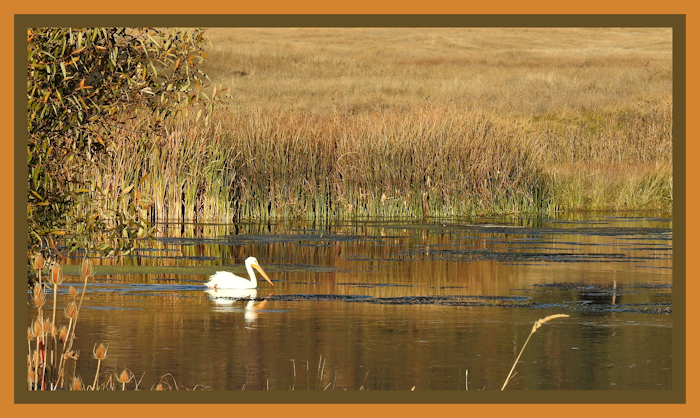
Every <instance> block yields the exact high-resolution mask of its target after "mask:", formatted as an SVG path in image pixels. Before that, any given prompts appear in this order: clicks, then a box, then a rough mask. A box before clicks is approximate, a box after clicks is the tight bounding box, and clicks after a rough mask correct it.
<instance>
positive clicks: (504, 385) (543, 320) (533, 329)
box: [501, 314, 569, 391]
mask: <svg viewBox="0 0 700 418" xmlns="http://www.w3.org/2000/svg"><path fill="white" fill-rule="evenodd" d="M568 317H569V315H564V314H555V315H550V316H548V317H546V318H541V319H538V320H537V321H536V322H535V324H534V325H533V326H532V331H530V335H528V336H527V340H525V344H523V348H522V349H520V354H518V357H517V358H516V359H515V362H514V363H513V367H511V368H510V372H509V373H508V377H507V378H506V381H505V382H504V383H503V387H502V388H501V391H503V390H504V389H505V388H506V385H507V384H508V381H509V380H510V376H511V374H513V370H514V369H515V365H516V364H518V360H520V356H521V355H522V354H523V351H525V347H526V346H527V343H528V341H530V337H532V334H534V333H535V331H537V329H538V328H539V327H541V326H542V325H543V324H544V323H545V322H547V321H550V320H552V319H555V318H568Z"/></svg>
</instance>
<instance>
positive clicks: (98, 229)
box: [27, 28, 216, 253]
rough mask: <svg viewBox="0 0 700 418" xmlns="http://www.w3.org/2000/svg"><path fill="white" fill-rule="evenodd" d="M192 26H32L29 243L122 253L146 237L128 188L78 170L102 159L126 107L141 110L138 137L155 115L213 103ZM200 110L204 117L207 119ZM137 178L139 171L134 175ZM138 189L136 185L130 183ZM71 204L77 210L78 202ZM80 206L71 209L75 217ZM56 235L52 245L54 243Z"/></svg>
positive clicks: (135, 196)
mask: <svg viewBox="0 0 700 418" xmlns="http://www.w3.org/2000/svg"><path fill="white" fill-rule="evenodd" d="M203 35H204V30H201V29H193V30H188V29H165V30H164V29H153V28H32V29H29V30H28V31H27V130H28V143H27V164H28V170H27V188H28V196H27V220H28V223H29V237H28V238H29V245H30V247H31V248H34V249H37V248H38V249H45V248H47V246H55V245H56V244H57V243H58V242H59V241H60V242H62V243H63V244H64V245H66V246H68V247H69V248H71V249H75V248H78V247H79V246H84V247H89V248H97V249H99V250H102V251H104V252H105V253H110V252H112V253H114V252H119V251H121V252H128V251H130V249H131V248H133V243H134V240H135V239H138V238H141V237H144V236H146V235H147V234H148V233H149V228H150V226H149V225H148V222H147V220H146V218H145V209H146V205H145V204H144V203H143V202H142V201H141V198H140V195H139V193H138V184H124V185H117V186H115V187H117V188H119V190H110V191H109V192H111V193H109V196H112V197H113V198H116V199H118V200H119V202H117V203H118V204H117V205H114V206H113V207H115V208H117V209H114V210H111V211H106V210H104V209H100V208H99V207H98V205H95V204H91V202H92V203H94V202H95V201H96V200H98V199H103V198H109V196H108V193H106V192H107V191H106V190H103V189H102V188H101V187H99V185H96V184H94V182H93V181H92V180H91V179H89V178H84V176H85V174H84V173H86V172H87V170H86V167H89V166H90V165H91V164H99V161H100V159H101V158H109V149H110V143H111V141H112V139H113V138H114V136H115V135H119V134H122V133H123V132H125V131H127V130H126V128H125V126H124V124H125V123H126V122H127V120H128V119H129V118H132V117H134V114H135V112H136V111H139V110H143V111H147V112H149V114H150V117H149V119H148V120H149V126H148V129H146V130H144V132H142V133H141V134H144V135H147V134H149V133H151V132H156V131H158V130H159V129H160V128H161V126H162V125H161V124H162V122H163V120H164V119H165V118H168V117H171V116H173V115H174V114H176V113H178V112H180V111H181V110H183V109H188V108H190V107H191V106H199V105H201V106H206V108H207V109H208V110H209V111H210V110H211V109H212V107H213V105H214V103H215V101H216V99H215V96H216V89H214V93H213V94H212V97H209V96H207V95H206V94H205V93H204V92H203V88H204V87H205V80H207V77H206V75H205V74H204V73H203V72H202V71H201V70H200V69H199V66H200V65H201V64H202V63H203V61H204V60H206V53H205V51H204V47H205V46H206V40H205V38H204V36H203ZM209 114H210V112H207V113H206V115H207V117H208V115H209ZM145 175H147V173H142V176H145ZM135 183H138V182H135ZM78 203H80V204H78ZM78 208H80V211H78ZM59 237H60V239H57V238H59Z"/></svg>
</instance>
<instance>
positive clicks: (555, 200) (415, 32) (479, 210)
mask: <svg viewBox="0 0 700 418" xmlns="http://www.w3.org/2000/svg"><path fill="white" fill-rule="evenodd" d="M207 35H208V37H209V38H210V40H211V42H212V48H211V49H210V50H209V51H208V52H207V53H208V56H209V61H208V63H207V64H206V66H205V68H204V71H205V72H206V73H207V74H208V75H209V76H210V77H211V79H212V80H213V82H214V84H216V85H221V86H223V87H225V88H227V90H226V93H228V94H229V95H230V99H229V100H228V102H227V104H226V105H225V106H220V107H218V108H216V110H215V113H214V114H213V116H212V122H211V123H210V124H209V125H207V126H205V125H204V124H203V123H202V121H201V120H197V119H196V118H195V117H194V115H191V116H189V117H186V118H181V119H179V120H178V121H175V122H173V123H171V124H170V125H169V126H168V129H169V132H168V134H167V135H166V136H163V137H160V138H157V139H156V140H155V141H153V139H149V140H146V139H143V138H141V139H135V138H134V137H133V136H131V137H128V138H127V137H125V138H123V141H122V142H118V143H117V144H116V146H115V153H114V154H113V155H114V156H115V157H116V158H114V159H113V161H111V162H109V163H106V164H105V165H103V166H102V167H101V168H100V169H97V171H94V172H91V173H90V175H92V176H93V177H94V178H97V179H98V180H99V181H100V183H101V185H102V186H103V187H105V189H107V188H108V187H107V186H108V185H116V186H117V187H116V188H114V189H115V190H116V189H117V188H119V187H126V186H127V185H129V184H133V183H136V182H138V181H139V179H140V178H142V177H143V175H144V173H145V174H149V176H148V178H147V179H146V180H145V181H144V182H143V184H142V186H141V187H142V191H141V192H142V194H143V196H147V197H148V198H149V199H150V200H151V202H152V203H153V206H151V216H152V217H153V218H156V219H186V220H191V219H195V220H226V219H232V218H233V219H235V218H258V219H262V218H279V217H299V218H317V219H318V218H329V217H341V218H342V217H354V216H461V215H479V214H497V213H500V214H503V213H523V212H547V213H551V212H556V211H562V210H564V211H571V210H603V209H606V210H626V209H664V210H665V209H672V205H673V194H672V186H673V177H672V174H673V173H672V136H671V131H672V81H673V79H672V61H671V59H672V49H671V41H672V33H671V30H670V29H663V28H610V29H607V28H546V29H545V28H542V29H538V28H512V29H511V28H439V29H429V28H411V29H402V28H396V29H393V28H392V29H381V28H313V29H312V28H236V29H233V28H213V29H210V30H208V31H207Z"/></svg>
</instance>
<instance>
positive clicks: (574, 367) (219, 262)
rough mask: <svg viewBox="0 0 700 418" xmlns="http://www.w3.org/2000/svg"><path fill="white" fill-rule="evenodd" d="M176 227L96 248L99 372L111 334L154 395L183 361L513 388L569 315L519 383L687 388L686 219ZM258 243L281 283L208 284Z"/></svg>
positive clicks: (284, 373)
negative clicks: (102, 255)
mask: <svg viewBox="0 0 700 418" xmlns="http://www.w3.org/2000/svg"><path fill="white" fill-rule="evenodd" d="M160 230H161V232H160V233H159V237H158V239H157V240H156V241H155V242H153V243H151V244H149V246H148V248H145V249H144V250H142V251H140V252H139V253H138V255H137V256H134V257H126V258H123V259H121V260H116V259H101V260H100V259H96V264H97V265H96V268H95V271H96V276H95V277H94V279H93V280H92V281H91V282H90V283H89V284H88V287H87V294H86V296H85V302H84V308H83V311H82V312H81V317H80V322H79V325H78V332H77V335H78V340H77V341H76V342H77V344H78V348H79V349H80V352H81V353H82V354H81V358H80V360H79V361H78V364H77V373H78V374H80V375H81V376H82V377H83V379H84V380H86V381H89V382H91V381H92V378H93V377H94V373H95V367H96V361H95V360H93V359H92V358H91V356H90V354H91V353H92V349H93V346H94V344H95V343H105V344H107V345H108V347H109V351H108V357H107V359H106V361H105V362H103V365H102V368H101V370H104V371H105V373H108V372H114V371H116V370H122V369H123V368H125V367H126V368H129V369H130V370H132V371H133V372H134V373H135V374H136V375H137V376H139V378H140V377H141V376H143V380H142V382H141V388H142V389H149V388H151V387H152V386H153V385H155V384H156V383H157V382H158V380H159V378H160V377H161V376H164V375H167V374H168V373H169V374H170V375H172V377H174V378H175V379H176V383H177V384H178V385H181V386H184V387H187V388H190V389H191V388H194V387H195V386H196V387H197V388H202V387H205V388H210V389H213V390H241V389H245V390H265V389H269V390H291V389H293V390H324V389H325V390H346V389H347V390H358V389H367V390H410V389H412V388H413V387H415V390H429V389H440V390H464V389H465V387H466V384H465V376H466V371H467V370H468V388H469V390H500V388H501V386H502V385H503V382H504V381H505V378H506V376H507V375H508V372H509V371H510V368H511V366H512V364H513V361H514V360H515V358H516V356H517V355H518V352H519V351H520V349H521V347H522V345H523V343H524V342H525V340H526V339H527V337H528V335H529V333H530V330H531V328H532V325H533V323H534V322H535V321H536V320H537V319H539V318H544V317H545V316H548V315H552V314H557V313H563V314H567V315H570V317H569V318H563V319H556V320H553V321H550V322H548V323H546V324H545V325H544V326H543V327H542V328H540V329H539V330H538V331H537V332H536V333H535V334H534V335H533V336H532V338H531V339H530V342H529V343H528V345H527V348H526V350H525V352H524V354H523V356H522V357H521V359H520V362H519V363H518V365H517V366H516V369H515V371H516V372H517V374H516V375H515V376H514V377H513V378H512V379H511V381H510V382H509V384H508V389H510V390H518V389H520V390H549V389H596V390H611V389H612V390H619V389H623V390H630V389H632V390H634V389H672V385H671V380H672V379H671V378H672V374H671V369H672V345H671V333H672V320H673V315H672V304H671V300H672V297H671V296H672V222H671V218H670V214H655V215H654V216H645V217H629V216H628V217H622V216H603V215H594V216H590V215H589V216H578V217H569V218H567V219H510V218H509V219H477V220H473V219H472V220H463V221H460V220H442V221H436V222H430V221H427V222H418V221H371V222H369V221H355V222H338V223H334V224H330V225H321V226H319V225H314V224H309V223H301V222H296V223H294V222H281V223H273V224H269V225H268V224H249V223H247V224H230V225H184V226H183V225H161V227H160ZM251 255H254V256H256V257H257V258H258V260H259V262H260V264H261V266H262V267H263V269H264V270H265V271H266V272H267V273H268V275H269V276H270V278H271V279H272V280H273V282H274V284H275V285H274V287H272V286H270V285H269V284H268V283H267V282H265V281H262V283H260V282H259V286H260V287H259V288H258V290H257V292H253V293H237V294H236V293H226V292H221V291H220V292H210V293H208V292H205V290H204V289H205V288H204V287H203V286H202V283H203V282H205V281H206V279H207V277H208V276H209V275H210V274H212V273H214V272H215V271H217V270H229V271H232V272H234V273H236V274H239V275H244V276H245V275H246V273H245V269H244V267H243V261H244V260H245V258H246V257H248V256H251ZM72 262H73V263H78V262H79V261H78V260H73V261H72ZM65 271H66V273H67V274H71V273H72V274H77V272H78V269H77V266H67V267H66V269H65ZM66 281H67V282H73V283H78V281H79V278H78V277H77V276H69V277H67V280H66ZM76 287H77V286H76ZM67 291H68V286H65V285H64V286H62V287H61V288H60V289H59V292H60V294H59V303H58V305H59V308H63V307H64V306H65V304H66V303H67V300H68V298H69V296H68V295H67ZM49 300H52V298H50V299H49ZM35 310H36V309H35V308H30V309H29V315H30V318H31V317H32V316H33V315H34V314H35ZM104 377H105V378H106V377H107V374H105V375H104ZM168 379H169V380H168V381H169V382H170V384H171V385H172V384H173V380H172V378H170V377H168Z"/></svg>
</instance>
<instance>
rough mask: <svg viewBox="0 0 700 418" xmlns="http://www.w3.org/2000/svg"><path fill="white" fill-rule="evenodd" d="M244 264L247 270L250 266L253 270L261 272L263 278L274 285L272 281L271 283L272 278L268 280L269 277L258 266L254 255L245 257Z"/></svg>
mask: <svg viewBox="0 0 700 418" xmlns="http://www.w3.org/2000/svg"><path fill="white" fill-rule="evenodd" d="M245 266H246V268H248V270H250V268H251V267H252V268H254V269H255V270H257V271H259V272H260V274H262V276H263V277H264V278H265V280H267V281H268V283H270V284H271V285H272V286H274V285H275V284H274V283H272V280H270V278H269V277H267V274H266V273H265V272H264V271H263V269H262V267H260V264H259V263H258V259H257V258H255V257H248V258H246V260H245Z"/></svg>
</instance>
